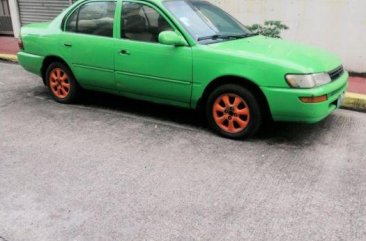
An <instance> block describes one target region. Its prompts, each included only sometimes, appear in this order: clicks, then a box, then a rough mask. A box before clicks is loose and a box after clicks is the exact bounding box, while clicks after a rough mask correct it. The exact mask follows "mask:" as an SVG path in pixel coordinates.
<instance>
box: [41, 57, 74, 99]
mask: <svg viewBox="0 0 366 241" xmlns="http://www.w3.org/2000/svg"><path fill="white" fill-rule="evenodd" d="M46 80H47V85H48V87H49V89H50V91H51V94H52V96H53V98H54V99H55V100H56V101H57V102H60V103H64V104H69V103H72V102H74V101H75V99H76V97H77V94H78V90H79V86H78V84H77V83H76V81H75V79H74V77H73V75H72V73H71V71H70V69H69V68H68V67H67V66H66V65H65V64H63V63H60V62H54V63H52V64H50V65H49V66H48V68H47V72H46Z"/></svg>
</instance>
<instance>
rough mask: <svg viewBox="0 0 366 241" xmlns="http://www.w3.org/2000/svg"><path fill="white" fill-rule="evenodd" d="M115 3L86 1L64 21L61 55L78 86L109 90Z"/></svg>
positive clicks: (111, 70)
mask: <svg viewBox="0 0 366 241" xmlns="http://www.w3.org/2000/svg"><path fill="white" fill-rule="evenodd" d="M115 10H116V1H108V0H104V1H90V2H87V3H85V4H82V5H81V6H80V7H78V8H77V9H76V10H75V11H74V12H73V13H72V14H71V15H70V16H69V17H68V18H67V20H66V23H65V31H64V32H63V36H62V37H61V41H62V42H61V43H60V44H61V47H62V49H63V55H64V56H65V57H66V59H67V60H68V62H69V63H71V65H72V66H71V67H72V70H73V73H74V75H75V77H76V79H77V80H78V82H79V83H80V84H81V85H82V86H87V87H90V88H94V89H101V90H108V89H109V90H113V89H115V82H114V40H113V29H114V19H115Z"/></svg>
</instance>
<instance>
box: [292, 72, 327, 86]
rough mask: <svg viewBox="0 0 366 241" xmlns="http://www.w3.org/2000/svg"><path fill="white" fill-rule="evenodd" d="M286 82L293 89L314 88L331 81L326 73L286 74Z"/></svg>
mask: <svg viewBox="0 0 366 241" xmlns="http://www.w3.org/2000/svg"><path fill="white" fill-rule="evenodd" d="M286 80H287V83H288V84H289V85H290V86H291V87H293V88H314V87H317V86H321V85H325V84H328V83H330V82H331V81H332V79H331V78H330V76H329V74H328V73H321V74H306V75H297V74H288V75H286Z"/></svg>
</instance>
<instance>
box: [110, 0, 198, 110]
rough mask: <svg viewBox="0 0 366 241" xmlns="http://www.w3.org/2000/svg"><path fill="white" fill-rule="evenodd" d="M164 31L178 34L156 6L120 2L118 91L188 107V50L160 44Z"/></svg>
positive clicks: (190, 57) (189, 68)
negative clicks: (159, 39) (160, 35)
mask: <svg viewBox="0 0 366 241" xmlns="http://www.w3.org/2000/svg"><path fill="white" fill-rule="evenodd" d="M166 30H172V31H177V30H176V29H175V28H174V27H173V25H172V24H171V23H170V22H169V21H168V20H167V18H166V17H165V16H164V15H163V14H162V12H161V11H159V10H158V8H156V7H155V6H153V5H151V4H149V3H146V2H140V1H124V2H123V4H122V17H121V32H120V39H119V41H116V51H115V54H116V57H115V71H116V77H115V78H116V84H117V88H118V90H119V91H120V92H122V93H126V94H133V95H138V96H140V97H145V98H147V99H150V100H151V99H152V100H156V101H158V102H170V103H171V102H174V103H175V104H178V105H187V104H188V103H189V102H190V98H191V88H192V52H191V48H190V47H189V46H184V47H175V46H168V45H163V44H160V43H159V42H158V36H159V33H161V32H162V31H166Z"/></svg>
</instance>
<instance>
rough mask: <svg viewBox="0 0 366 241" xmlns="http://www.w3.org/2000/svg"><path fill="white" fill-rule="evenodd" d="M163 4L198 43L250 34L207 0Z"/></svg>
mask: <svg viewBox="0 0 366 241" xmlns="http://www.w3.org/2000/svg"><path fill="white" fill-rule="evenodd" d="M164 4H165V6H166V8H167V9H168V10H169V11H170V12H171V13H172V14H173V15H174V16H175V17H176V18H177V19H178V20H179V21H180V23H181V24H182V25H183V26H184V27H185V28H186V29H187V31H188V32H189V33H190V34H191V35H192V37H193V38H194V39H195V40H197V41H198V42H200V43H212V42H218V41H227V40H231V39H237V38H243V37H248V36H252V33H251V32H250V31H249V30H248V29H246V28H245V27H244V26H243V25H242V24H241V23H239V22H238V21H237V20H235V19H234V18H233V17H231V16H230V15H229V14H227V13H226V12H225V11H223V10H222V9H220V8H218V7H216V6H214V5H212V4H211V3H209V2H207V1H195V0H171V1H166V2H164Z"/></svg>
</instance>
